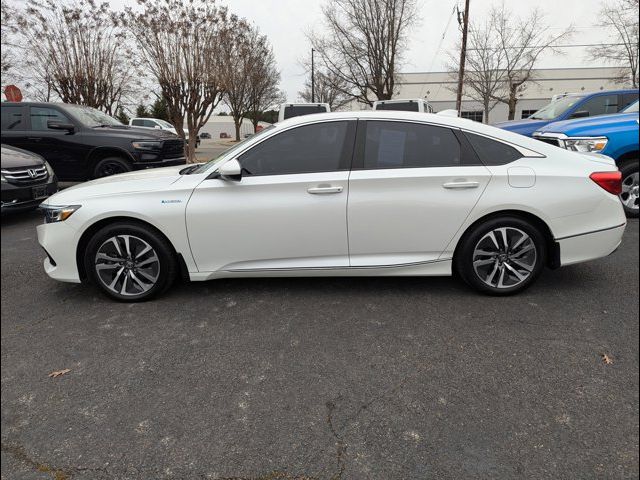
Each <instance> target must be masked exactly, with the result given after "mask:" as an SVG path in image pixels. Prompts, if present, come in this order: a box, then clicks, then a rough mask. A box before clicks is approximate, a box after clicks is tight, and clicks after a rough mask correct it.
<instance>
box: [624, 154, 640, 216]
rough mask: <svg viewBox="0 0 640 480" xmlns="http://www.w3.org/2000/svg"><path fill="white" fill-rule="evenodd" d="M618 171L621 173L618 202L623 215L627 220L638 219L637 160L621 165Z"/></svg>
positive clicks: (639, 195) (639, 194)
mask: <svg viewBox="0 0 640 480" xmlns="http://www.w3.org/2000/svg"><path fill="white" fill-rule="evenodd" d="M620 171H621V172H622V193H621V194H620V201H622V206H623V207H624V213H626V214H627V217H629V218H638V197H640V193H639V181H638V180H639V175H638V160H632V161H630V162H625V163H623V164H622V165H621V166H620Z"/></svg>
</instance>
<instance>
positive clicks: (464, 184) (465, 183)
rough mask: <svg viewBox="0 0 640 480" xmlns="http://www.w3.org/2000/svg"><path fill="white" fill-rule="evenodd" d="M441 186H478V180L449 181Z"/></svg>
mask: <svg viewBox="0 0 640 480" xmlns="http://www.w3.org/2000/svg"><path fill="white" fill-rule="evenodd" d="M442 186H443V187H444V188H478V187H479V186H480V182H449V183H445V184H444V185H442Z"/></svg>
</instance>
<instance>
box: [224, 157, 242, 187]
mask: <svg viewBox="0 0 640 480" xmlns="http://www.w3.org/2000/svg"><path fill="white" fill-rule="evenodd" d="M218 173H219V174H220V177H222V178H223V179H228V180H235V181H237V182H239V181H240V180H241V179H242V166H241V165H240V162H238V160H236V159H235V158H234V159H233V160H229V161H228V162H227V163H225V164H224V165H222V166H221V167H220V168H219V169H218Z"/></svg>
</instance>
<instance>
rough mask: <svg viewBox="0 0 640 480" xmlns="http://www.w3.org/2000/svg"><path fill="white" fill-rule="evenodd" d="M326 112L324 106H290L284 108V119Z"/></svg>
mask: <svg viewBox="0 0 640 480" xmlns="http://www.w3.org/2000/svg"><path fill="white" fill-rule="evenodd" d="M326 112H327V107H325V106H324V105H291V106H289V107H284V119H285V120H286V119H287V118H293V117H301V116H303V115H311V114H313V113H326Z"/></svg>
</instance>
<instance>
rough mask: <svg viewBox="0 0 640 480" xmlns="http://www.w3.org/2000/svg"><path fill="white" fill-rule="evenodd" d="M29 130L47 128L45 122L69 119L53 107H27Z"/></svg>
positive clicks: (67, 121) (66, 120) (61, 121)
mask: <svg viewBox="0 0 640 480" xmlns="http://www.w3.org/2000/svg"><path fill="white" fill-rule="evenodd" d="M29 112H30V114H29V115H30V117H31V130H49V127H47V122H49V121H53V122H60V123H69V119H68V118H67V117H65V116H64V115H63V114H62V113H60V112H59V111H58V110H56V109H54V108H48V107H29Z"/></svg>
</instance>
